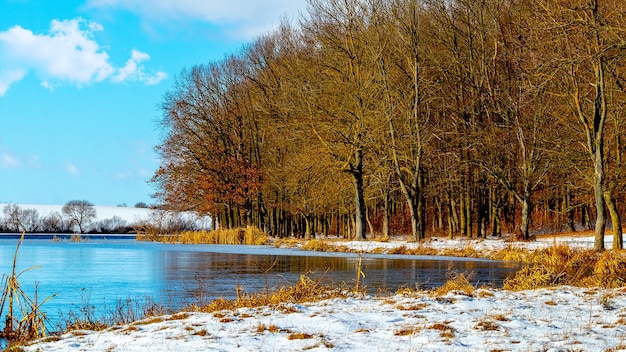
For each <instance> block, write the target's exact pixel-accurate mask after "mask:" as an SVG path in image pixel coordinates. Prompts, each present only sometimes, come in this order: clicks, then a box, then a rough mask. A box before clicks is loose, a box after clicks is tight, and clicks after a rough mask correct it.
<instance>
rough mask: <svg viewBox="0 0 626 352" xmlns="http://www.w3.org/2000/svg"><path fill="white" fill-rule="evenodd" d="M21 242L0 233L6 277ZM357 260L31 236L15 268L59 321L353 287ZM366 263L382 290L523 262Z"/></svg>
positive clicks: (376, 258)
mask: <svg viewBox="0 0 626 352" xmlns="http://www.w3.org/2000/svg"><path fill="white" fill-rule="evenodd" d="M16 243H17V240H16V239H7V238H2V235H0V274H9V273H10V271H11V266H12V262H13V254H14V252H15V245H16ZM358 260H359V259H358V256H357V255H353V254H345V253H313V252H304V251H299V250H296V249H277V248H274V247H271V246H225V245H165V244H161V243H146V242H136V241H135V240H133V239H92V240H89V241H83V242H70V241H68V240H63V241H56V242H55V241H52V240H50V239H26V240H25V241H24V243H23V245H22V246H21V247H20V250H19V254H18V260H17V269H18V271H21V270H24V269H27V268H31V267H35V266H38V267H37V268H33V269H32V270H28V271H26V272H24V273H23V274H22V276H21V277H20V278H19V282H20V284H21V285H22V287H23V289H24V291H26V292H27V293H29V294H30V295H32V294H33V293H34V291H35V284H37V287H38V297H39V300H40V301H41V300H42V299H44V298H45V297H48V296H50V295H53V294H57V296H56V297H54V298H53V299H52V300H51V301H49V302H47V303H46V304H45V305H44V306H43V307H42V308H43V310H44V311H45V312H46V314H47V315H48V317H49V318H50V319H51V321H53V322H54V321H55V319H59V315H60V314H66V313H67V312H68V311H70V310H73V311H75V312H76V311H78V310H79V309H80V308H81V307H83V306H84V305H85V303H86V301H87V300H88V301H89V303H90V304H91V305H93V306H94V307H95V309H96V310H97V311H99V312H102V311H104V310H106V309H112V308H114V306H115V304H116V302H118V301H119V300H125V299H128V298H132V299H139V300H141V299H145V298H146V297H150V298H152V299H153V300H155V301H157V302H159V303H162V304H164V305H166V306H168V307H170V308H173V309H177V308H182V307H184V306H185V305H188V304H190V303H193V302H196V301H197V300H198V298H201V299H202V300H203V301H210V300H212V299H215V298H218V297H225V298H234V297H236V287H237V286H240V287H242V288H243V289H244V291H245V292H259V291H264V290H272V289H276V288H278V287H280V286H284V285H292V284H294V283H296V282H297V280H298V279H299V277H300V275H301V274H306V275H309V276H311V277H316V278H322V281H323V282H324V283H325V284H327V285H335V286H345V285H347V286H349V287H353V286H354V282H355V278H356V267H357V262H358ZM362 268H363V272H364V274H365V277H364V278H363V279H362V285H365V286H367V288H368V291H369V292H371V293H376V292H378V291H380V290H383V291H391V292H393V291H395V290H397V289H398V288H401V287H411V288H415V287H421V288H431V287H436V286H439V285H441V284H442V283H443V282H445V281H446V280H447V279H448V277H449V273H450V272H457V273H469V274H470V275H471V278H472V280H473V281H474V282H480V283H482V284H488V285H492V286H496V287H497V286H501V285H502V281H503V279H504V278H505V277H506V276H507V275H509V274H510V273H512V272H514V271H515V270H517V268H518V266H517V265H515V264H511V263H504V262H495V261H485V260H471V259H470V260H468V259H458V258H457V259H455V258H446V257H435V258H433V257H418V256H384V255H365V256H364V257H363V260H362ZM0 321H4V320H0ZM0 328H2V326H0Z"/></svg>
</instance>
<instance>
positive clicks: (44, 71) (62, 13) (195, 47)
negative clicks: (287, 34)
mask: <svg viewBox="0 0 626 352" xmlns="http://www.w3.org/2000/svg"><path fill="white" fill-rule="evenodd" d="M305 9H306V0H263V1H258V0H227V1H222V0H62V1H50V0H0V14H1V15H0V203H16V204H64V203H66V202H67V201H69V200H73V199H84V200H88V201H90V202H92V203H94V204H96V205H120V204H126V205H129V206H132V205H134V204H136V203H138V202H145V203H148V204H152V203H154V202H155V200H154V199H153V198H152V197H151V195H152V194H153V193H154V192H155V191H156V189H155V188H154V187H153V186H152V185H151V184H149V183H148V182H147V181H148V180H149V179H150V178H151V176H152V175H153V174H154V172H155V171H156V169H157V168H158V166H159V160H158V156H157V154H156V153H155V150H154V147H155V146H156V145H158V144H159V143H160V141H161V138H162V131H161V130H160V128H159V126H158V121H159V119H160V118H161V116H162V112H161V110H160V105H161V102H162V100H163V97H164V94H165V93H166V92H167V91H168V90H170V89H171V88H172V87H173V82H174V79H175V77H176V76H177V74H178V73H179V72H180V71H181V70H182V69H184V68H189V67H191V66H193V65H197V64H204V63H209V62H212V61H216V60H220V59H222V58H223V57H224V56H225V55H227V54H231V53H236V52H238V50H240V49H241V48H242V46H243V45H245V44H246V43H248V42H250V41H252V40H253V39H254V38H256V37H258V36H259V35H262V34H264V33H267V32H268V31H270V30H271V29H272V28H275V26H277V25H278V24H279V23H280V21H281V20H282V19H285V18H288V19H294V20H295V19H297V18H298V14H299V13H300V12H302V11H304V10H305Z"/></svg>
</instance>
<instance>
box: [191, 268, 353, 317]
mask: <svg viewBox="0 0 626 352" xmlns="http://www.w3.org/2000/svg"><path fill="white" fill-rule="evenodd" d="M345 296H346V291H345V290H341V289H338V288H332V287H327V286H324V285H322V284H321V281H320V280H315V279H312V278H310V277H308V276H305V275H301V276H300V280H299V281H298V282H297V283H296V284H295V285H293V286H285V287H281V288H280V289H278V290H276V291H272V292H264V293H253V294H248V293H245V292H243V290H242V289H241V287H238V288H237V299H234V300H227V299H224V298H218V299H216V300H214V301H213V302H211V303H209V304H208V305H205V306H202V307H197V306H192V307H190V309H191V310H195V311H200V312H204V313H213V312H217V311H221V310H235V309H238V308H256V307H260V306H280V305H283V304H285V303H303V302H312V301H319V300H322V299H329V298H335V297H345Z"/></svg>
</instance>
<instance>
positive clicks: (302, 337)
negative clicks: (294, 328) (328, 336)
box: [287, 332, 313, 340]
mask: <svg viewBox="0 0 626 352" xmlns="http://www.w3.org/2000/svg"><path fill="white" fill-rule="evenodd" d="M312 338H313V335H311V334H307V333H304V332H296V333H293V334H289V336H287V340H306V339H312Z"/></svg>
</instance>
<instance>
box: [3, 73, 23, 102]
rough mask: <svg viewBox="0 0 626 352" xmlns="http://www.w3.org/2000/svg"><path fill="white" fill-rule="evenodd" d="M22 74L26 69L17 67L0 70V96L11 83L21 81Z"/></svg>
mask: <svg viewBox="0 0 626 352" xmlns="http://www.w3.org/2000/svg"><path fill="white" fill-rule="evenodd" d="M24 76H26V71H25V70H23V69H19V68H16V69H12V70H2V71H0V97H1V96H3V95H4V94H6V92H7V91H8V90H9V87H11V84H13V83H15V82H19V81H21V80H22V78H24Z"/></svg>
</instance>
